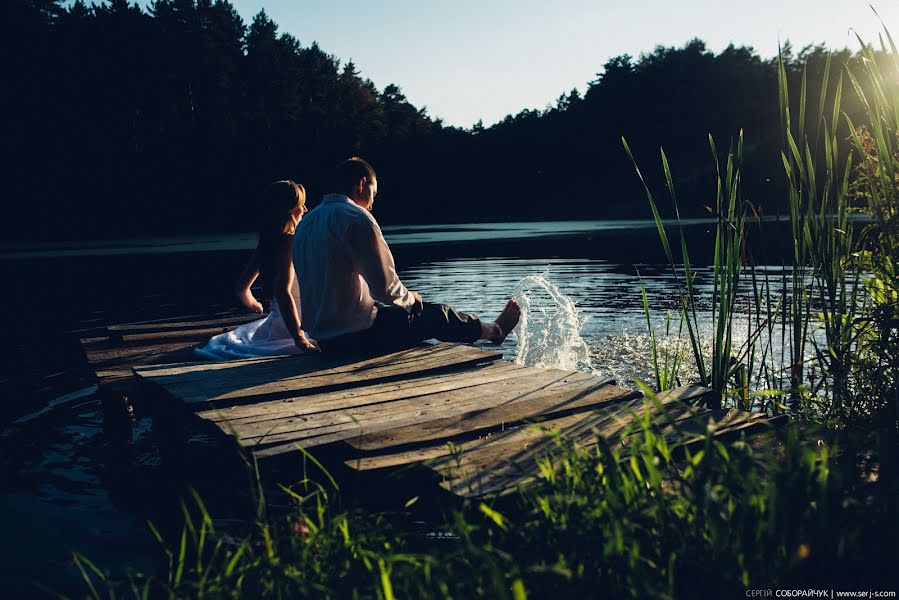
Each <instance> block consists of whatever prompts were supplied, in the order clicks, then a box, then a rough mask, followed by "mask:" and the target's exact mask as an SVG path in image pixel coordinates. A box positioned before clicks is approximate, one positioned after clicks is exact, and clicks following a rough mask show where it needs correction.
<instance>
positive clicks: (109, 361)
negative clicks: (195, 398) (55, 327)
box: [84, 342, 196, 375]
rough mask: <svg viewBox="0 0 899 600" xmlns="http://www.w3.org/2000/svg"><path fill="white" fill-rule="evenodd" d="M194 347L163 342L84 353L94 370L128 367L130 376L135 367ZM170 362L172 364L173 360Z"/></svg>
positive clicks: (93, 350)
mask: <svg viewBox="0 0 899 600" xmlns="http://www.w3.org/2000/svg"><path fill="white" fill-rule="evenodd" d="M194 346H196V344H191V343H186V342H162V343H156V344H147V345H141V346H119V347H116V348H96V349H87V348H85V351H84V353H85V356H86V358H87V362H88V364H89V365H90V366H92V367H93V368H94V369H110V368H114V367H123V368H124V367H125V366H127V369H128V375H130V374H131V370H130V369H131V367H132V366H133V365H145V364H150V363H151V362H153V361H154V360H158V359H159V358H160V357H162V356H168V355H170V353H172V352H175V351H184V350H189V349H192V348H193V347H194ZM172 360H177V359H172ZM182 360H183V359H182ZM168 362H171V360H169V361H168Z"/></svg>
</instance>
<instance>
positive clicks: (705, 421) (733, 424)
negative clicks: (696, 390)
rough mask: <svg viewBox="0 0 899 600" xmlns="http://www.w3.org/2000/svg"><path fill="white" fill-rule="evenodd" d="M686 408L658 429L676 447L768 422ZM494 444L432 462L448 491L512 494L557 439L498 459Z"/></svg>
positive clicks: (531, 477) (584, 436) (590, 437)
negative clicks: (711, 434) (708, 434)
mask: <svg viewBox="0 0 899 600" xmlns="http://www.w3.org/2000/svg"><path fill="white" fill-rule="evenodd" d="M683 410H685V412H683V413H680V414H679V416H678V417H677V418H676V419H674V420H673V421H671V422H670V423H669V424H667V425H665V426H662V427H661V429H660V433H661V435H663V437H665V439H666V441H667V442H668V443H669V445H671V446H672V447H674V446H682V445H685V444H691V443H696V442H699V441H701V440H703V439H704V438H705V431H706V430H707V429H709V428H712V429H713V430H714V433H715V435H716V436H719V435H725V434H731V433H734V432H735V431H740V430H744V429H747V428H749V427H755V426H759V425H763V424H764V423H765V422H766V421H767V419H766V418H765V416H764V415H761V414H753V413H745V412H741V411H736V410H733V409H730V410H728V409H722V410H714V411H710V410H708V409H696V408H689V409H686V408H685V407H683ZM570 429H571V428H568V429H567V430H565V431H564V433H563V437H564V439H566V440H571V441H574V442H576V443H578V444H579V445H581V446H583V447H589V446H591V445H593V444H595V443H596V436H595V435H594V434H593V432H592V431H590V432H584V431H577V432H572V431H571V430H570ZM601 435H602V434H601ZM603 437H607V436H603ZM609 441H610V442H612V443H616V442H618V443H619V444H621V443H625V442H626V439H623V440H616V439H615V438H614V437H613V438H612V439H610V440H609ZM494 446H495V444H491V443H485V444H483V445H482V446H481V447H480V448H477V449H476V450H475V451H474V452H468V453H467V455H466V453H465V452H463V453H462V454H461V456H458V457H444V458H442V459H438V460H437V461H434V462H433V463H432V464H431V465H429V466H431V468H433V469H435V470H436V471H438V472H439V473H441V474H442V475H443V476H444V477H445V479H444V481H443V482H442V484H441V485H442V486H443V487H444V488H445V489H447V490H448V491H451V492H453V493H455V494H459V495H466V496H475V497H480V496H485V495H492V494H501V493H508V492H511V491H514V490H516V489H518V488H520V487H521V486H523V485H528V484H530V483H533V482H534V481H535V480H536V479H537V477H538V476H537V475H536V472H537V470H536V464H535V461H536V460H537V459H538V458H541V457H545V456H550V457H552V456H553V455H554V454H555V453H556V452H557V450H558V446H557V444H556V442H555V441H554V440H553V439H551V438H544V439H543V440H537V441H535V443H533V444H530V445H529V446H528V447H520V448H519V449H518V450H517V451H513V452H514V453H511V454H510V451H509V448H504V449H503V450H504V451H505V454H504V455H503V456H502V457H501V458H499V459H497V454H498V453H499V452H502V451H503V450H500V449H499V448H498V447H494ZM623 453H624V454H626V453H627V451H626V450H623Z"/></svg>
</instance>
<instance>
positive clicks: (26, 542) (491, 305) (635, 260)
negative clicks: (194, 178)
mask: <svg viewBox="0 0 899 600" xmlns="http://www.w3.org/2000/svg"><path fill="white" fill-rule="evenodd" d="M560 227H561V229H565V228H566V227H567V228H568V229H573V230H574V233H572V232H571V231H567V230H566V231H562V230H561V229H560ZM434 229H435V228H433V227H432V228H406V229H405V230H399V229H398V230H396V231H394V232H393V233H391V232H390V231H389V230H388V231H387V235H388V238H396V239H395V240H393V239H392V241H394V244H395V246H394V253H395V256H396V259H397V265H398V268H399V270H400V273H401V275H402V277H403V280H404V281H405V282H406V283H407V285H408V286H409V287H410V288H412V289H420V290H421V291H422V292H423V293H424V294H425V295H426V297H428V298H431V299H434V300H437V301H444V302H450V303H453V304H455V305H457V306H458V307H459V308H462V309H464V310H472V311H474V312H478V313H480V314H482V315H487V316H491V317H492V316H493V313H495V312H498V311H499V309H500V308H501V307H502V305H503V303H504V302H505V299H506V298H508V297H509V295H510V294H511V293H512V291H513V289H514V288H515V286H516V285H517V284H518V282H520V281H521V280H522V279H524V278H526V277H528V276H537V275H540V274H542V273H544V272H546V271H547V269H548V270H549V275H548V277H549V278H550V279H551V280H552V281H553V282H554V284H555V285H557V286H558V289H560V290H561V291H562V292H564V294H565V295H566V296H567V297H569V298H571V300H572V302H573V306H574V307H576V309H577V312H578V314H579V318H581V319H582V322H583V328H582V331H581V332H580V334H581V335H583V339H584V341H585V342H586V344H587V345H588V346H589V347H590V356H589V359H590V361H592V363H593V365H594V366H596V367H597V368H598V369H599V370H600V371H601V370H602V368H603V365H607V364H609V363H610V361H613V360H617V361H618V362H619V363H620V364H621V365H627V364H628V361H629V360H631V358H630V357H629V356H628V355H627V353H626V349H625V348H624V346H623V345H622V347H621V348H618V349H617V350H609V348H610V344H608V343H600V342H599V341H598V340H607V339H622V340H623V339H625V338H624V337H622V336H625V337H626V335H628V332H632V333H633V335H634V338H635V339H640V335H641V334H642V333H643V327H644V325H643V323H642V318H643V317H642V309H641V308H640V301H639V283H638V280H637V279H636V277H635V270H634V266H633V265H635V264H640V265H642V266H641V267H640V270H641V273H642V274H643V275H644V279H645V280H646V281H647V282H648V287H649V288H650V290H651V292H652V295H653V299H654V300H653V301H654V302H655V303H656V307H657V308H662V309H664V308H665V307H666V303H670V300H669V299H667V297H668V296H670V294H671V290H670V286H671V281H670V279H668V278H666V276H665V275H664V273H665V266H664V262H665V261H664V256H663V255H662V253H661V250H660V248H659V244H658V238H657V234H656V232H655V230H654V229H652V228H649V227H645V226H641V227H640V228H637V229H633V228H631V229H621V228H607V229H602V228H597V227H585V228H582V230H581V231H577V227H576V226H574V225H572V224H566V225H564V226H558V227H557V226H553V227H552V228H549V229H548V230H546V231H543V234H540V231H537V233H535V232H534V230H525V231H524V233H521V228H518V229H517V230H516V231H518V233H516V235H514V236H512V235H510V234H509V235H506V237H503V236H504V233H503V228H502V227H496V228H490V227H484V226H480V225H479V226H476V227H475V226H472V227H457V228H438V229H437V230H436V231H435V230H434ZM448 229H449V230H452V231H451V232H450V233H453V235H449V234H447V230H448ZM538 229H539V227H538ZM710 229H711V226H710V225H708V224H699V225H695V226H694V227H693V229H692V230H691V234H690V237H689V238H688V239H690V241H691V244H694V245H695V254H693V255H692V256H693V259H694V262H696V263H698V264H702V263H703V262H705V261H706V260H707V259H708V257H707V256H705V255H703V254H702V251H703V250H704V249H706V248H708V247H709V246H710V244H709V243H708V241H709V240H708V237H707V236H706V232H707V231H709V230H710ZM507 233H508V232H507ZM785 233H786V232H785V231H784V232H782V233H779V234H778V235H775V236H773V237H772V238H771V239H772V240H775V241H777V240H782V239H784V237H785ZM462 234H464V235H462ZM404 235H405V236H412V237H406V238H402V236H404ZM460 235H462V237H460ZM245 237H246V236H241V237H240V238H239V239H238V240H237V242H235V243H233V244H229V243H227V240H226V241H225V242H223V243H222V244H221V245H218V246H215V247H216V248H217V249H216V250H215V251H187V252H174V253H142V254H125V253H115V252H113V253H109V254H106V255H104V254H102V253H100V254H97V253H93V254H91V253H88V255H77V253H75V255H72V254H71V253H70V254H69V255H40V256H31V257H28V256H18V257H16V258H10V257H9V256H8V255H7V256H6V258H4V259H3V260H2V261H0V276H2V277H3V280H4V281H5V282H7V283H8V284H9V285H8V289H7V291H6V293H5V296H4V308H5V310H4V314H5V315H7V325H6V327H5V329H6V334H7V339H6V346H7V349H8V350H9V352H8V353H7V356H6V358H5V359H4V360H3V361H2V363H0V400H2V403H3V404H2V406H3V410H2V411H0V427H2V433H0V457H2V458H0V478H2V487H0V503H2V506H3V516H2V523H0V531H2V534H0V535H2V539H0V571H2V573H0V576H2V578H3V580H4V582H5V584H4V587H5V588H6V591H7V593H9V594H10V596H11V597H17V596H22V595H26V594H29V595H30V594H32V593H33V592H34V589H35V588H33V587H32V584H33V583H34V582H38V583H40V584H41V585H43V586H46V587H48V588H52V589H56V590H59V591H64V592H67V593H70V594H76V595H77V594H82V593H83V592H84V588H83V584H82V583H81V582H80V577H79V575H78V573H77V571H76V570H75V569H74V567H73V565H72V564H71V553H72V552H73V551H78V552H82V553H84V554H85V555H86V556H88V557H89V558H90V559H91V560H93V561H94V562H95V563H96V564H98V565H102V566H103V567H104V568H107V569H110V570H111V571H112V572H114V573H118V574H120V575H121V574H124V573H125V572H126V570H127V569H128V568H129V567H131V568H135V569H139V570H142V571H144V572H155V571H156V570H158V569H159V566H160V564H161V563H160V559H161V553H160V548H159V546H158V544H157V543H156V541H155V540H154V539H153V538H152V536H151V535H150V534H149V533H148V530H147V526H146V522H147V521H148V520H151V521H153V522H154V523H157V524H158V525H159V526H160V528H161V530H162V532H163V534H164V535H165V536H167V537H168V539H172V538H173V537H174V535H175V533H178V532H180V527H181V523H182V516H181V504H180V503H181V500H182V499H184V498H186V497H187V495H188V494H189V491H188V490H189V489H190V488H193V489H196V490H197V491H198V493H199V494H200V495H201V497H203V499H204V500H205V501H206V503H207V505H208V506H209V509H210V512H211V513H212V514H213V516H214V517H215V518H216V523H217V525H221V526H225V527H233V528H234V529H235V530H237V531H239V530H240V528H241V527H246V526H247V524H248V523H249V522H251V515H252V505H253V502H252V497H251V492H250V489H251V486H250V485H249V474H248V470H247V465H246V464H245V463H244V461H243V460H242V459H241V457H240V456H239V454H238V453H237V452H236V451H235V449H234V446H233V445H232V444H230V442H228V441H225V442H223V440H222V439H221V436H220V435H219V434H217V433H212V432H210V431H208V430H205V429H202V428H189V429H188V430H187V431H185V432H178V431H173V430H172V428H168V429H167V428H166V425H165V419H160V418H159V417H158V415H154V414H153V411H152V410H151V409H152V401H151V400H150V399H147V398H141V397H127V398H125V397H123V396H122V395H121V394H117V393H98V392H97V391H96V388H95V387H93V386H94V384H95V381H96V380H95V378H94V377H93V374H92V373H91V371H90V369H89V368H88V366H87V364H86V361H85V359H84V356H83V354H82V352H81V350H80V345H79V343H78V338H79V337H82V336H89V335H91V334H92V332H93V333H96V331H98V330H100V329H102V327H104V326H105V325H108V324H113V323H122V322H134V321H146V320H153V319H161V318H175V317H188V318H189V317H191V316H197V315H208V314H211V313H216V312H219V313H226V312H227V311H233V310H234V306H233V303H232V301H231V286H232V283H233V281H234V280H235V278H236V276H237V274H238V273H239V272H240V270H241V268H242V266H243V265H242V262H243V261H244V260H245V259H246V257H247V250H246V245H247V244H246V239H244V238H245ZM787 239H788V238H787ZM176 248H177V246H176ZM692 252H694V250H693V249H691V253H692ZM776 256H777V255H776V252H775V253H774V258H769V260H768V264H778V262H779V261H778V260H777V258H776ZM73 331H74V332H75V333H69V332H73ZM614 336H619V338H615V337H614ZM516 343H517V341H516V340H515V339H514V337H513V338H510V340H509V341H508V343H507V345H506V346H504V351H505V352H506V354H507V357H509V358H514V356H515V354H516V352H517V346H516ZM611 346H614V344H612V345H611ZM610 352H612V353H614V354H615V355H614V356H613V354H610ZM612 374H613V375H617V373H612ZM173 440H176V441H175V442H173ZM328 452H332V450H328ZM333 458H335V459H336V458H340V457H339V456H335V457H333ZM332 462H334V461H332ZM338 464H339V463H338ZM307 467H308V465H307ZM266 469H267V470H268V471H269V474H270V475H271V476H272V477H273V478H277V479H280V480H282V481H296V480H298V479H299V478H301V477H302V472H303V466H302V461H301V460H299V459H297V458H296V457H294V458H282V459H278V460H276V461H273V462H272V463H271V465H269V466H266ZM336 475H337V477H338V479H339V480H340V481H341V482H342V484H343V487H342V490H341V491H342V494H341V497H342V498H343V499H344V501H346V502H347V503H349V504H352V503H353V502H354V501H355V500H354V497H355V498H356V499H357V500H359V502H363V500H361V499H362V498H364V503H365V505H366V507H368V508H369V509H372V508H374V509H379V510H396V509H398V508H400V507H401V506H402V505H403V503H404V502H405V501H406V500H408V499H409V498H410V497H411V496H412V495H422V492H423V490H426V489H429V490H434V491H432V492H429V493H432V494H433V495H434V497H433V499H432V500H433V502H429V501H419V503H417V505H416V507H417V508H416V510H419V511H420V512H419V513H418V515H417V517H416V518H422V519H426V518H427V513H428V511H429V510H434V507H435V506H438V505H440V504H441V503H445V502H446V501H447V498H446V497H445V496H444V495H443V494H442V493H441V492H439V491H436V486H434V485H433V481H432V480H429V479H428V477H424V478H423V479H420V480H419V479H415V478H414V477H412V478H410V475H409V474H407V476H406V477H405V478H404V479H403V482H404V483H403V485H402V486H400V485H397V486H393V485H382V484H383V482H381V481H378V480H377V479H372V477H376V478H377V477H381V476H370V475H366V476H359V475H354V474H352V473H351V472H350V471H349V470H347V469H344V470H341V471H339V472H337V473H336ZM376 484H378V485H377V487H378V488H379V489H384V490H385V491H389V492H390V493H385V494H383V495H380V496H379V497H377V498H371V497H370V496H371V495H370V494H368V493H367V492H368V490H370V489H372V487H373V486H374V485H376ZM413 488H415V489H414V494H412V493H409V490H411V489H413ZM419 488H420V489H419ZM357 494H358V495H357ZM423 497H424V496H423ZM268 500H269V501H270V502H271V503H272V504H273V505H275V506H276V507H277V506H278V505H279V503H281V504H283V506H284V507H286V506H288V505H289V502H288V501H287V500H286V498H284V499H281V497H279V496H278V495H277V494H274V495H272V496H271V497H269V498H268Z"/></svg>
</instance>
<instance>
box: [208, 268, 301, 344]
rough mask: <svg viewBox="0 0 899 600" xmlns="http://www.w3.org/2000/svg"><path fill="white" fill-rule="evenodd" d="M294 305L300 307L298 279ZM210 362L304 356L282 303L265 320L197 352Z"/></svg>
mask: <svg viewBox="0 0 899 600" xmlns="http://www.w3.org/2000/svg"><path fill="white" fill-rule="evenodd" d="M291 294H292V295H293V299H294V302H296V303H297V307H299V306H300V301H299V297H300V291H299V286H298V284H297V281H296V279H294V281H293V287H292V288H291ZM194 352H196V353H197V354H199V355H200V356H202V357H203V358H206V359H210V360H230V359H234V358H254V357H258V356H279V355H284V354H302V353H303V351H302V350H300V349H299V348H297V347H296V344H294V343H293V338H292V337H291V336H290V333H289V332H288V331H287V326H286V325H285V324H284V319H282V318H281V311H280V309H279V308H278V303H277V302H275V301H274V300H273V301H272V303H271V311H270V312H269V314H268V316H266V317H265V318H262V319H259V320H258V321H252V322H250V323H245V324H243V325H241V326H240V327H238V328H237V329H234V330H232V331H228V332H226V333H221V334H219V335H217V336H214V337H213V338H212V339H210V340H209V342H208V343H207V344H206V345H205V346H203V347H202V348H197V349H196V350H194Z"/></svg>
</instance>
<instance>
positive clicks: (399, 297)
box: [348, 214, 421, 310]
mask: <svg viewBox="0 0 899 600" xmlns="http://www.w3.org/2000/svg"><path fill="white" fill-rule="evenodd" d="M348 234H349V238H350V239H349V240H348V241H349V246H350V249H351V252H352V255H353V261H354V262H355V264H356V267H357V268H358V269H359V274H360V275H362V278H363V279H365V282H366V283H367V284H368V291H369V293H370V294H371V296H372V298H374V299H375V300H377V301H378V302H382V303H384V304H392V305H393V306H399V307H400V308H405V309H406V310H412V309H413V307H414V306H416V305H418V304H420V303H421V296H418V300H416V296H417V294H415V292H410V291H409V290H408V289H406V286H404V285H403V283H402V282H401V281H400V278H399V276H398V275H397V274H396V264H395V263H394V262H393V254H391V252H390V248H389V247H388V246H387V241H386V240H384V236H383V235H382V234H381V228H380V227H379V226H378V223H377V222H376V221H375V220H374V218H373V217H371V216H369V215H367V214H366V215H364V217H360V218H359V219H357V220H356V221H355V222H354V223H353V225H352V227H351V228H350V230H349V232H348Z"/></svg>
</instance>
